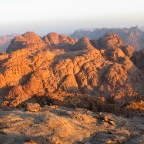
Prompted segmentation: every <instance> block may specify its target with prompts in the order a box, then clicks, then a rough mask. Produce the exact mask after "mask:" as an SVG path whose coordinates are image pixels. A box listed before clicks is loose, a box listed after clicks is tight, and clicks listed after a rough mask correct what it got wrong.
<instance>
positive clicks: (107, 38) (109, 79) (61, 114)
mask: <svg viewBox="0 0 144 144" xmlns="http://www.w3.org/2000/svg"><path fill="white" fill-rule="evenodd" d="M6 52H7V53H0V143H2V144H5V143H15V144H19V143H22V144H34V143H35V144H38V143H44V144H55V143H66V144H72V143H75V144H79V143H83V144H89V143H91V144H95V143H102V144H105V143H110V144H112V143H115V144H116V143H125V144H131V143H138V144H143V142H144V133H143V130H144V129H143V116H144V49H142V50H140V51H135V50H134V48H133V46H131V45H125V43H124V42H123V40H122V39H121V38H120V36H118V35H117V34H114V33H109V34H105V35H103V36H102V37H100V38H98V39H97V38H94V39H92V40H91V39H89V38H88V37H83V38H80V39H79V40H77V39H75V38H72V37H69V36H66V35H59V34H58V33H49V34H47V35H46V36H44V37H43V38H41V37H40V36H38V35H37V34H35V33H34V32H26V33H25V34H23V35H21V36H16V37H15V38H14V39H13V40H12V41H11V44H10V45H9V47H8V49H7V51H6Z"/></svg>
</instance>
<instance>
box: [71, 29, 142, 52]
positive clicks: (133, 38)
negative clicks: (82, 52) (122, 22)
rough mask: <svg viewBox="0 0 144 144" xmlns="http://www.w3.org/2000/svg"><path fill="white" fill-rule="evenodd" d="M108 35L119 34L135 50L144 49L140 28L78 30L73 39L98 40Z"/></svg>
mask: <svg viewBox="0 0 144 144" xmlns="http://www.w3.org/2000/svg"><path fill="white" fill-rule="evenodd" d="M106 33H115V34H118V35H119V36H120V37H121V38H122V40H123V41H124V42H125V44H127V45H132V46H133V47H134V49H135V50H137V51H138V50H141V49H144V32H143V31H141V30H139V29H138V27H131V28H129V29H128V28H123V29H122V28H121V29H119V28H111V29H108V28H102V29H94V30H76V31H75V32H74V33H73V34H71V37H75V38H78V39H79V38H81V37H88V38H90V39H96V38H99V37H102V36H103V35H104V34H106Z"/></svg>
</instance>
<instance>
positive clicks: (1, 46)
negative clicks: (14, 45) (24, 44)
mask: <svg viewBox="0 0 144 144" xmlns="http://www.w3.org/2000/svg"><path fill="white" fill-rule="evenodd" d="M17 35H18V34H11V35H5V36H0V53H1V52H6V49H7V48H8V46H9V45H10V43H11V40H12V39H13V38H14V37H15V36H17Z"/></svg>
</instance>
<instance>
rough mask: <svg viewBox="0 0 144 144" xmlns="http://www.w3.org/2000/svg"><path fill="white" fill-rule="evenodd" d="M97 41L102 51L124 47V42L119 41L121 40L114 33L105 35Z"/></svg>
mask: <svg viewBox="0 0 144 144" xmlns="http://www.w3.org/2000/svg"><path fill="white" fill-rule="evenodd" d="M98 41H99V44H100V47H101V48H102V49H103V48H108V47H115V46H116V47H120V46H123V45H124V42H123V41H122V40H121V38H120V37H119V36H118V35H117V34H114V33H109V34H105V35H104V36H103V37H100V38H99V39H98Z"/></svg>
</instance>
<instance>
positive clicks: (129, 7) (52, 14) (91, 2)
mask: <svg viewBox="0 0 144 144" xmlns="http://www.w3.org/2000/svg"><path fill="white" fill-rule="evenodd" d="M136 25H138V26H142V25H143V26H144V0H0V35H3V34H11V33H24V32H26V31H34V32H36V33H38V34H39V35H44V34H47V33H49V32H52V31H57V32H59V33H71V32H73V31H74V30H76V29H79V28H102V27H109V28H110V27H131V26H136Z"/></svg>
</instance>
